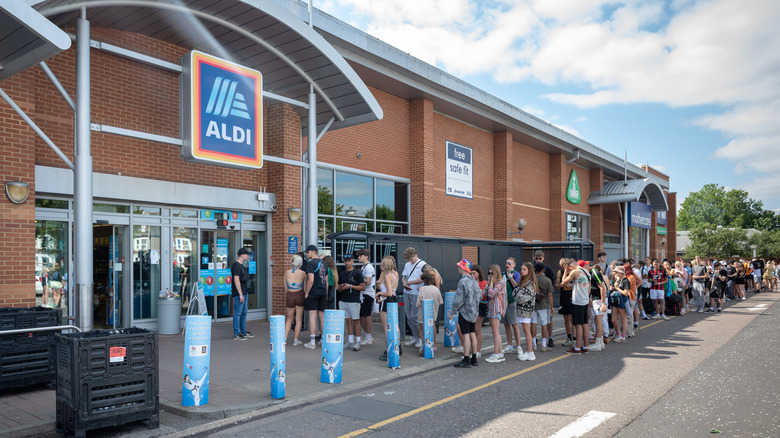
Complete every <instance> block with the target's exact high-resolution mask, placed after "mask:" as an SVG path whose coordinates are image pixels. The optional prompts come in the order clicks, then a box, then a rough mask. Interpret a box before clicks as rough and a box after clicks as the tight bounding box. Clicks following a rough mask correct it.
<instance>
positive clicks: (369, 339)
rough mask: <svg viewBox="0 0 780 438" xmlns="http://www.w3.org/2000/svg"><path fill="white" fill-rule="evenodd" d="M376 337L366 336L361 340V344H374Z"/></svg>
mask: <svg viewBox="0 0 780 438" xmlns="http://www.w3.org/2000/svg"><path fill="white" fill-rule="evenodd" d="M373 344H374V338H364V339H361V340H360V345H373Z"/></svg>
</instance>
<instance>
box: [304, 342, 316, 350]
mask: <svg viewBox="0 0 780 438" xmlns="http://www.w3.org/2000/svg"><path fill="white" fill-rule="evenodd" d="M303 346H304V347H306V348H308V349H309V350H314V349H315V348H317V344H315V343H314V342H307V343H305V344H303Z"/></svg>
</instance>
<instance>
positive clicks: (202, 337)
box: [181, 315, 211, 406]
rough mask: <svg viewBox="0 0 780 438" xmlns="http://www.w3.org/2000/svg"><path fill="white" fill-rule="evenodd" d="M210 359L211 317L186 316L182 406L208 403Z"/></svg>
mask: <svg viewBox="0 0 780 438" xmlns="http://www.w3.org/2000/svg"><path fill="white" fill-rule="evenodd" d="M210 361H211V317H210V316H193V315H190V316H187V318H186V322H185V332H184V371H183V373H182V374H183V377H182V390H181V405H182V406H203V405H206V404H208V402H209V365H210Z"/></svg>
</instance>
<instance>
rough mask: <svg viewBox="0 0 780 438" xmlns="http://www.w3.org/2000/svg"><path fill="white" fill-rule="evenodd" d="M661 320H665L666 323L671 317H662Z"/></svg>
mask: <svg viewBox="0 0 780 438" xmlns="http://www.w3.org/2000/svg"><path fill="white" fill-rule="evenodd" d="M661 319H663V320H664V321H669V317H668V316H666V315H661Z"/></svg>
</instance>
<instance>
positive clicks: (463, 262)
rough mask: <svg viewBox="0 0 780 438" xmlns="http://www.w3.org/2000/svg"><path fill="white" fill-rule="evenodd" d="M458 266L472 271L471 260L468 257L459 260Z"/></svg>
mask: <svg viewBox="0 0 780 438" xmlns="http://www.w3.org/2000/svg"><path fill="white" fill-rule="evenodd" d="M458 267H459V268H460V269H463V270H464V271H470V270H471V262H470V261H468V260H466V259H462V260H461V261H460V262H458Z"/></svg>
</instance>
